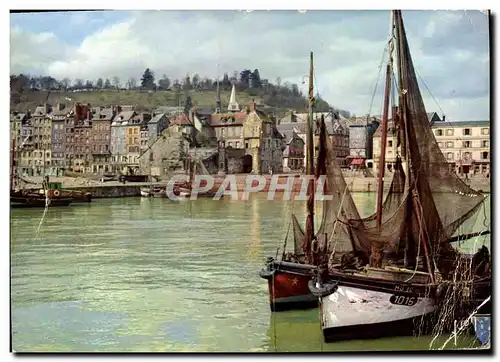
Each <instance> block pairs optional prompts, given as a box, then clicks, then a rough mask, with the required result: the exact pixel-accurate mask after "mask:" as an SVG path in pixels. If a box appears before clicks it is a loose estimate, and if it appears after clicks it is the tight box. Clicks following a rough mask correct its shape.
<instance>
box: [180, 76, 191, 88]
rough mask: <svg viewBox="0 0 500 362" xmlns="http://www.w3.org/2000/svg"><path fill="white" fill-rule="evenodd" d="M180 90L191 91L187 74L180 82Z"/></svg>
mask: <svg viewBox="0 0 500 362" xmlns="http://www.w3.org/2000/svg"><path fill="white" fill-rule="evenodd" d="M182 89H184V90H189V89H191V78H190V77H189V74H187V75H186V77H185V78H184V80H183V81H182Z"/></svg>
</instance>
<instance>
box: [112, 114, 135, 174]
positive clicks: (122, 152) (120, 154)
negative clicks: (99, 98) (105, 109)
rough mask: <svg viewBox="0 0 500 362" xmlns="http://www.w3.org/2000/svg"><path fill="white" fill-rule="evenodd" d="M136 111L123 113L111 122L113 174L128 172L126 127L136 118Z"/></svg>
mask: <svg viewBox="0 0 500 362" xmlns="http://www.w3.org/2000/svg"><path fill="white" fill-rule="evenodd" d="M134 114H135V112H134V111H123V110H121V111H120V112H118V113H117V115H116V116H115V118H114V119H113V122H111V145H110V147H111V159H112V169H113V172H116V171H118V172H126V171H127V169H126V166H127V163H128V158H127V147H126V125H127V124H128V121H130V119H131V118H132V117H133V116H134Z"/></svg>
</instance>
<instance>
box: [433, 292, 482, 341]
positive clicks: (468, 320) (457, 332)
mask: <svg viewBox="0 0 500 362" xmlns="http://www.w3.org/2000/svg"><path fill="white" fill-rule="evenodd" d="M490 299H491V295H490V296H489V297H488V298H486V299H485V300H484V301H483V302H482V303H481V304H480V305H479V306H478V307H477V308H476V309H475V310H474V311H473V312H472V313H471V314H470V315H469V317H467V319H466V320H465V321H464V322H463V323H462V325H461V326H460V328H459V329H458V331H456V330H455V331H453V333H452V335H451V336H450V337H449V338H448V339H447V340H446V342H444V344H443V345H442V346H441V347H440V348H439V350H442V349H443V348H444V347H446V345H447V344H448V343H449V342H450V341H451V340H452V339H453V338H455V336H457V335H458V334H459V333H460V332H462V331H463V330H464V329H465V327H467V326H468V325H469V323H470V321H471V320H472V317H474V316H475V315H476V314H477V312H478V311H479V309H481V307H482V306H483V305H485V304H486V303H488V302H489V301H490Z"/></svg>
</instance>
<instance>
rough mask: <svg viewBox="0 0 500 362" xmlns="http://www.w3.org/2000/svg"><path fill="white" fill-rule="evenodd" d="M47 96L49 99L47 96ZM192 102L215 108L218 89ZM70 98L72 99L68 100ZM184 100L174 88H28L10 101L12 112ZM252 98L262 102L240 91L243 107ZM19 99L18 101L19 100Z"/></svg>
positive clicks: (145, 106)
mask: <svg viewBox="0 0 500 362" xmlns="http://www.w3.org/2000/svg"><path fill="white" fill-rule="evenodd" d="M47 95H48V98H47ZM189 95H190V96H191V99H192V102H193V104H194V105H195V106H197V107H200V108H203V107H206V108H209V107H215V97H216V92H215V91H212V90H205V91H194V90H192V91H190V92H189ZM229 96H230V92H229V91H221V100H222V106H223V107H226V106H227V103H228V101H229ZM67 98H69V99H71V100H68V99H67ZM184 99H185V94H184V93H175V92H173V91H157V92H151V93H148V92H141V91H126V90H124V91H110V90H102V91H92V92H51V93H50V94H48V92H38V91H26V92H23V93H22V94H21V95H20V98H19V99H18V100H16V102H12V101H11V110H12V111H26V110H28V109H31V110H34V109H35V108H36V106H38V105H40V104H43V103H45V102H47V103H49V104H51V105H55V104H57V103H58V102H59V103H65V104H67V105H69V104H73V103H75V102H82V103H90V104H91V106H93V107H94V106H96V107H97V106H109V105H113V104H121V105H134V106H136V107H137V110H139V111H146V110H152V109H155V108H157V107H159V106H177V105H179V101H181V102H183V101H184ZM252 99H255V101H256V102H257V104H263V102H262V98H261V97H259V96H251V95H249V94H247V93H246V92H237V95H236V100H237V101H238V103H239V104H240V106H242V107H243V106H246V105H248V104H249V103H250V102H251V100H252ZM17 101H19V103H17Z"/></svg>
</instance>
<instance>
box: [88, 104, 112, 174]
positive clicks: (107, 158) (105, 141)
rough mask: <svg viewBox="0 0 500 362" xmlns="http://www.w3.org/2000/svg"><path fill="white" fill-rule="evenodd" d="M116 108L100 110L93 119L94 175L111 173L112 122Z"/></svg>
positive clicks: (97, 110)
mask: <svg viewBox="0 0 500 362" xmlns="http://www.w3.org/2000/svg"><path fill="white" fill-rule="evenodd" d="M116 112H117V108H116V107H107V108H98V109H96V112H95V113H94V115H93V119H92V132H91V136H92V139H91V147H92V173H94V174H99V175H102V174H103V173H106V172H111V122H112V121H113V119H114V118H115V115H116Z"/></svg>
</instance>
